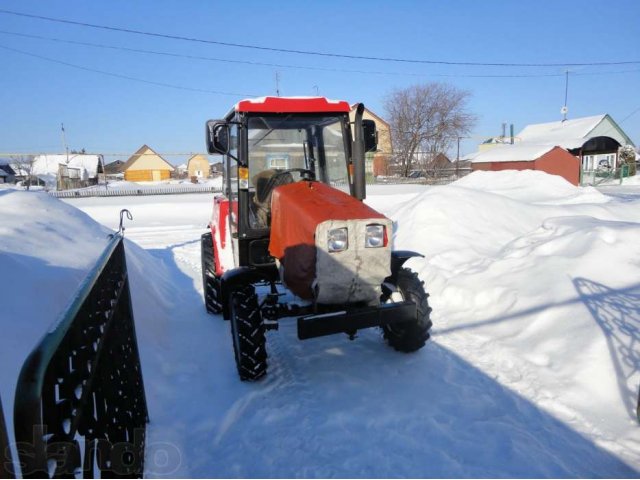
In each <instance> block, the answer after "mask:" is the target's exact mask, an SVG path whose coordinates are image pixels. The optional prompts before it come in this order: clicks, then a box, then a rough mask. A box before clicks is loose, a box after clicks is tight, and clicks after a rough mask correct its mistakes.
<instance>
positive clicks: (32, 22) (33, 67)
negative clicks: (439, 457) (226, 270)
mask: <svg viewBox="0 0 640 480" xmlns="http://www.w3.org/2000/svg"><path fill="white" fill-rule="evenodd" d="M0 9H4V10H11V11H16V12H22V13H28V14H34V15H41V16H47V17H55V18H61V19H66V20H73V21H79V22H85V23H93V24H100V25H107V26H113V27H119V28H128V29H135V30H143V31H148V32H157V33H163V34H169V35H177V36H186V37H195V38H204V39H211V40H216V41H223V42H230V43H242V44H252V45H261V46H266V47H275V48H283V49H296V50H307V51H321V52H331V53H341V54H347V55H358V56H376V57H392V58H410V59H424V60H444V61H454V62H481V63H492V62H495V63H594V62H618V61H640V22H638V21H637V19H638V18H640V1H635V0H627V1H620V0H606V1H600V0H582V1H577V0H575V1H552V0H531V1H529V0H521V1H511V2H507V1H472V0H468V1H387V2H383V1H375V0H372V1H367V2H355V1H354V2H340V1H331V0H323V1H322V2H300V1H296V2H293V1H281V2H275V1H274V2H265V1H252V0H244V1H242V2H230V1H225V2H214V1H188V2H187V1H178V0H174V1H169V0H154V1H151V0H145V1H136V2H134V1H130V0H110V1H91V2H87V1H76V0H69V1H60V0H49V1H46V2H45V1H38V2H36V1H24V0H5V1H3V2H2V3H1V4H0ZM0 31H2V32H12V33H14V34H15V33H19V34H23V35H36V36H42V37H49V38H57V39H61V40H67V41H73V42H85V43H96V44H101V45H108V46H116V47H126V48H132V49H143V50H153V51H157V52H168V53H175V54H181V55H191V56H202V57H212V58H217V59H227V60H242V61H246V62H259V63H272V64H280V65H289V66H298V67H314V68H320V69H322V70H313V69H308V68H291V67H273V66H262V65H248V64H237V63H226V62H222V61H211V60H198V59H187V58H178V57H170V56H161V55H152V54H142V53H136V52H126V51H121V50H114V49H106V48H96V47H89V46H83V45H76V44H69V43H62V42H55V41H51V40H44V39H37V38H29V37H24V36H18V35H13V34H7V33H0V47H7V48H10V49H13V50H7V49H6V48H0V60H1V64H2V66H3V74H2V75H0V104H1V105H2V115H1V116H0V153H11V152H60V151H62V150H63V147H62V140H61V132H60V124H61V123H62V122H64V125H65V130H66V139H67V143H68V145H69V148H71V149H81V148H85V149H86V150H87V151H91V152H96V153H101V152H102V153H122V155H120V156H110V157H108V158H107V161H110V160H115V159H116V158H123V159H126V158H127V157H128V155H129V154H130V153H132V152H133V151H135V150H136V149H138V148H139V147H140V146H141V145H142V144H144V143H146V144H148V145H149V146H151V147H152V148H154V149H155V150H156V151H158V152H161V153H166V154H170V153H180V152H196V151H202V150H203V149H204V133H203V132H204V122H205V121H206V120H207V119H209V118H216V117H221V116H223V115H224V114H225V113H226V112H227V111H228V110H229V108H230V107H231V106H232V105H233V104H234V103H235V102H236V101H237V100H239V99H240V98H242V97H243V96H261V95H273V94H275V91H276V82H275V76H276V71H277V72H278V75H279V78H280V92H281V94H282V95H314V94H315V93H316V91H317V92H319V93H320V95H324V96H328V97H331V98H338V99H344V100H348V101H349V102H356V101H362V102H364V103H365V105H367V106H368V107H369V108H371V109H372V110H373V111H375V112H376V113H378V114H380V115H381V116H384V109H383V104H384V98H385V96H386V95H387V94H388V93H389V92H390V91H391V90H393V89H397V88H403V87H406V86H409V85H412V84H416V83H421V82H430V81H441V82H446V83H450V84H452V85H455V86H457V87H459V88H462V89H465V90H468V91H470V92H471V94H472V97H471V100H470V102H469V110H470V111H471V112H472V113H474V114H475V115H477V117H478V122H477V124H476V126H475V128H474V130H473V132H472V135H473V137H474V138H472V139H468V140H466V141H464V142H463V144H462V153H468V152H470V151H474V150H475V149H476V148H475V146H476V144H477V143H478V142H479V141H480V140H481V139H482V138H483V137H485V138H486V137H488V136H492V135H498V134H500V131H501V124H502V122H507V123H514V124H515V129H516V132H517V131H519V130H520V129H522V128H523V127H524V126H525V125H526V124H528V123H537V122H546V121H555V120H560V119H561V114H560V108H561V107H562V105H563V102H564V93H565V78H564V71H565V70H566V69H567V68H566V67H563V66H554V67H535V68H533V67H512V68H505V67H487V66H483V67H471V66H455V65H449V66H447V65H426V64H408V63H398V62H380V61H370V60H356V59H341V58H330V57H318V56H309V55H299V54H290V53H281V52H269V51H262V50H255V49H244V48H238V47H228V46H220V45H211V44H202V43H193V42H185V41H178V40H171V39H163V38H154V37H149V36H141V35H135V34H130V33H122V32H114V31H108V30H103V29H95V28H88V27H82V26H76V25H69V24H63V23H55V22H50V21H44V20H37V19H32V18H24V17H18V16H14V15H8V14H4V13H0ZM14 50H20V51H22V52H26V53H30V54H35V55H39V56H41V57H46V58H49V59H53V60H56V61H58V62H65V63H68V64H74V65H76V66H79V67H83V68H85V69H89V70H102V71H104V72H109V73H112V74H116V75H121V76H127V77H134V78H137V79H141V80H145V81H151V82H160V83H165V84H171V85H176V86H179V87H183V88H186V89H187V90H185V89H177V88H169V87H164V86H159V85H152V84H148V83H141V82H136V81H133V80H130V79H124V78H120V77H114V76H109V75H104V74H100V73H96V72H93V71H87V70H82V69H78V68H74V67H70V66H68V65H62V64H60V63H53V62H51V61H48V60H45V59H44V58H36V57H33V56H29V55H25V54H24V53H18V52H15V51H14ZM568 68H569V70H570V78H569V101H568V105H569V115H568V116H569V118H576V117H580V116H588V115H596V114H600V113H609V114H610V115H612V117H613V118H614V120H617V121H618V122H620V123H621V126H622V128H623V129H624V130H625V131H626V132H627V134H628V135H629V136H630V137H631V138H632V140H633V141H634V142H635V143H636V145H639V144H640V110H639V109H640V95H638V94H639V93H640V63H635V64H629V65H617V66H600V67H596V66H579V67H568ZM349 70H350V71H349ZM353 70H358V71H363V72H369V73H356V72H353ZM372 72H380V73H372ZM621 72H622V73H621ZM523 74H526V75H552V76H535V77H517V78H495V77H494V78H488V77H484V78H483V77H471V76H470V75H523ZM188 89H195V90H207V92H202V91H192V90H188ZM212 91H217V92H227V93H231V94H239V95H221V94H216V93H211V92H212ZM634 111H635V114H633V115H631V116H629V115H630V114H631V113H632V112H634ZM625 117H628V118H626V119H625ZM454 153H455V152H454ZM167 159H168V160H169V161H171V162H173V163H179V161H181V157H174V156H170V155H169V156H167Z"/></svg>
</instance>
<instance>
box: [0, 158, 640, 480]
mask: <svg viewBox="0 0 640 480" xmlns="http://www.w3.org/2000/svg"><path fill="white" fill-rule="evenodd" d="M603 191H604V192H606V195H605V194H603V193H601V192H600V191H599V190H596V189H593V188H579V187H574V186H572V185H570V184H569V183H567V182H565V181H564V180H563V179H561V178H560V177H556V176H551V175H546V174H544V173H542V172H536V171H521V172H515V171H505V172H475V173H472V174H471V175H469V176H467V177H465V178H464V179H462V180H460V181H458V182H456V183H454V184H452V185H448V186H437V187H427V186H422V185H389V186H386V185H378V186H375V187H371V188H369V190H368V194H369V196H368V199H367V203H369V204H370V205H371V206H373V207H374V208H377V209H379V210H380V211H382V212H383V213H385V214H386V215H388V216H389V217H390V218H391V219H392V220H394V222H395V225H396V228H397V231H396V234H395V236H394V247H395V248H396V249H408V250H415V251H419V252H422V253H423V254H425V255H426V257H425V258H424V259H422V258H416V259H412V260H410V261H409V262H408V265H409V266H410V267H411V268H413V269H415V270H416V271H418V272H419V274H420V277H421V278H422V279H423V280H424V281H425V282H426V286H427V289H428V290H429V291H430V293H431V297H430V302H431V306H432V307H433V317H432V319H433V321H434V329H433V338H432V339H431V340H430V341H429V342H428V344H427V346H426V347H425V348H424V349H422V350H421V351H419V352H417V353H414V354H408V355H406V354H400V353H397V352H395V351H393V350H392V349H390V348H389V347H387V346H386V345H385V344H384V343H383V341H382V339H381V338H380V334H379V333H378V332H377V331H375V330H367V331H363V332H361V333H359V335H358V338H357V339H356V341H353V342H350V341H348V339H347V338H346V337H344V336H340V335H338V336H331V337H324V338H318V339H312V340H307V341H304V342H300V341H298V340H297V338H296V328H295V321H286V320H284V321H282V322H281V326H280V330H279V331H277V332H269V334H268V343H267V348H268V351H269V356H270V357H269V360H270V368H269V375H268V376H267V378H266V379H265V380H263V381H261V382H258V383H255V384H246V383H241V382H240V381H239V380H238V379H237V374H236V372H235V366H234V363H233V354H232V346H231V338H230V334H229V325H228V323H227V322H224V321H222V320H221V319H220V318H219V317H218V316H210V315H207V314H206V312H205V310H204V307H203V302H202V287H201V277H200V258H199V257H200V245H199V240H200V235H201V234H202V233H204V232H205V231H206V228H205V227H206V223H207V222H208V219H209V217H210V214H211V203H212V197H213V194H212V195H204V194H197V195H196V194H190V195H173V196H170V197H167V196H157V197H152V196H149V197H116V198H83V199H74V200H68V201H67V204H65V203H63V202H61V201H59V200H56V199H53V198H48V197H46V196H45V195H42V194H38V193H30V192H16V191H6V192H4V191H1V190H0V213H1V215H0V218H3V223H2V227H0V229H3V230H2V244H0V281H1V282H2V285H11V292H12V293H13V295H7V294H6V291H5V292H3V294H4V295H3V297H5V299H7V298H8V299H9V308H8V310H7V309H4V308H3V309H0V325H2V327H3V331H4V333H5V335H4V336H3V338H2V340H0V360H1V361H2V363H1V364H2V365H3V367H2V369H1V371H0V375H2V376H1V377H0V380H1V384H0V385H1V386H2V387H1V388H3V389H4V390H2V391H1V393H2V399H3V402H4V405H5V411H10V408H9V405H8V403H10V402H12V400H13V398H12V395H13V393H12V388H13V385H14V384H15V379H14V378H13V376H15V375H17V370H18V369H19V365H20V363H21V362H22V361H23V359H24V357H25V356H26V354H27V353H28V351H29V350H30V349H31V348H32V346H33V344H34V342H35V341H36V340H37V337H38V336H39V334H38V332H43V331H44V329H45V328H46V327H45V326H46V325H47V324H48V323H50V322H51V321H53V319H54V317H55V315H54V311H55V310H56V309H60V308H61V307H62V306H64V303H65V302H64V301H63V299H64V298H65V293H66V292H68V291H69V290H72V287H73V285H76V284H77V283H79V281H80V279H81V278H82V274H83V273H84V272H86V270H87V269H88V268H89V267H90V263H91V258H95V257H97V256H98V254H99V251H100V250H101V248H102V247H103V246H104V243H103V242H105V240H104V238H105V237H104V236H105V234H106V232H107V230H106V229H105V228H104V227H101V226H99V225H98V224H96V223H94V222H93V221H92V220H91V219H89V217H87V215H85V213H86V214H88V215H89V216H90V217H92V218H93V219H95V220H97V221H98V222H100V223H102V224H103V225H105V226H106V227H109V228H115V227H116V226H117V223H118V212H119V210H120V209H121V208H128V209H129V210H130V211H131V212H132V214H133V217H134V220H133V222H127V224H126V227H127V229H126V237H127V239H128V241H127V245H126V248H127V261H128V266H129V272H130V276H131V288H132V296H133V307H134V314H135V318H136V324H137V327H136V328H137V332H138V337H139V338H138V340H139V345H140V351H141V356H142V367H143V373H144V377H145V386H146V389H147V401H148V404H149V410H150V419H151V423H150V424H149V427H148V432H149V437H148V442H147V458H146V465H145V466H146V469H147V471H146V475H147V476H148V477H174V476H178V477H203V476H207V477H407V476H408V477H601V476H604V477H636V478H637V477H638V475H639V470H640V431H639V430H638V424H637V421H636V420H635V412H634V409H635V401H636V399H637V395H638V386H639V383H640V353H639V352H640V348H639V346H638V342H639V340H640V308H639V307H638V305H640V285H639V284H638V280H637V279H638V276H639V275H638V273H639V269H640V263H639V262H638V258H640V243H639V242H638V238H640V210H639V207H640V188H638V186H637V185H631V184H629V185H623V186H621V187H614V186H609V187H606V189H603ZM75 207H77V208H78V209H80V210H81V211H82V212H85V213H82V212H80V210H76V209H75ZM25 219H29V221H28V222H27V221H25ZM101 242H102V243H101ZM17 264H19V265H17ZM18 287H20V288H18ZM34 291H37V292H38V295H37V297H35V298H34V296H33V292H34ZM46 302H49V303H46ZM44 312H47V314H46V315H45V314H44ZM16 319H22V321H16ZM40 334H41V333H40ZM7 348H9V350H8V351H7ZM5 365H8V367H5ZM8 420H9V421H11V419H10V416H9V417H8Z"/></svg>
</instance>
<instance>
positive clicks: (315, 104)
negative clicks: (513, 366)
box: [201, 97, 431, 380]
mask: <svg viewBox="0 0 640 480" xmlns="http://www.w3.org/2000/svg"><path fill="white" fill-rule="evenodd" d="M350 113H352V115H351V116H350ZM363 113H364V105H363V104H357V105H354V106H353V112H352V107H351V106H350V105H349V103H347V102H345V101H336V100H329V99H326V98H324V97H263V98H257V99H249V100H242V101H240V102H238V103H237V104H236V105H235V106H234V107H233V108H232V109H231V110H230V111H229V113H228V114H227V115H226V117H224V119H222V120H209V121H208V122H206V144H207V151H208V153H209V154H217V155H222V156H223V159H224V162H223V165H224V173H225V174H224V177H223V180H224V187H223V192H224V193H223V194H222V195H217V196H215V197H214V199H213V214H212V217H211V220H210V223H209V226H208V231H207V233H205V234H203V235H202V237H201V249H202V281H203V289H204V302H205V306H206V309H207V311H208V312H209V313H212V314H218V315H219V314H221V316H222V318H224V320H229V321H230V324H231V336H232V340H233V351H234V356H235V361H236V365H237V369H238V374H239V376H240V378H241V379H242V380H258V379H260V378H262V377H263V376H264V375H265V374H266V373H267V350H266V335H265V333H266V331H267V330H277V328H278V322H279V321H280V320H281V319H284V318H290V317H295V318H297V333H298V338H299V339H301V340H305V339H310V338H314V337H320V336H324V335H331V334H336V333H344V334H346V335H347V336H348V337H349V338H350V339H354V338H355V336H356V333H357V332H358V330H361V329H365V328H370V327H379V328H381V329H382V332H383V337H384V338H385V339H386V341H387V342H388V344H389V345H390V346H391V347H393V348H394V349H396V350H398V351H401V352H414V351H416V350H418V349H420V348H422V347H423V346H424V345H425V342H426V341H427V339H428V338H429V330H430V328H431V320H430V313H431V308H430V307H429V304H428V294H427V293H426V291H425V288H424V285H423V282H421V281H420V280H419V278H418V276H417V274H416V273H414V272H412V271H411V270H410V269H408V268H406V267H405V266H404V264H405V262H406V261H407V260H408V259H410V258H412V257H418V256H419V257H422V255H421V254H419V253H416V252H410V251H394V250H392V245H391V244H392V238H393V222H392V221H391V220H389V219H388V218H386V217H385V216H384V215H382V214H380V213H378V212H377V211H375V210H374V209H372V208H371V207H369V206H367V205H366V204H365V203H364V202H363V200H364V199H365V196H366V190H365V189H366V183H365V178H366V177H365V175H366V174H365V168H366V167H365V153H366V152H369V151H375V150H376V148H377V132H376V125H375V122H373V121H371V120H365V119H363Z"/></svg>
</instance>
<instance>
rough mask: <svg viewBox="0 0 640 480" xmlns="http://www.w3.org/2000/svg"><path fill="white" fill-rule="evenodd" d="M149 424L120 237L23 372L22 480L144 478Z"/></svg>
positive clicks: (17, 424) (19, 413)
mask: <svg viewBox="0 0 640 480" xmlns="http://www.w3.org/2000/svg"><path fill="white" fill-rule="evenodd" d="M147 421H148V416H147V403H146V399H145V393H144V385H143V380H142V372H141V368H140V358H139V353H138V345H137V341H136V333H135V326H134V322H133V313H132V309H131V297H130V292H129V280H128V276H127V267H126V260H125V251H124V243H123V238H122V237H121V236H120V235H118V234H116V235H115V236H114V237H113V239H112V240H111V242H110V243H109V245H108V246H107V248H106V249H105V251H104V253H103V254H102V256H101V257H100V259H99V260H98V262H97V263H96V265H95V267H94V268H93V270H92V271H91V272H90V274H89V275H88V277H87V278H86V280H85V281H84V282H83V284H82V286H81V287H80V290H79V291H78V293H77V294H76V297H75V298H74V300H73V302H72V303H71V305H70V306H69V308H68V309H67V311H66V312H65V313H64V315H63V316H62V317H61V318H60V319H59V321H58V322H57V323H56V324H55V326H54V327H52V329H51V330H50V331H49V332H48V333H47V334H46V335H45V336H44V338H43V339H42V341H41V342H40V343H39V344H38V345H37V346H36V348H35V349H34V350H33V351H32V352H31V354H30V355H29V357H28V358H27V360H26V361H25V363H24V365H23V367H22V370H21V372H20V376H19V379H18V384H17V386H16V396H15V407H14V429H15V436H16V442H17V443H16V445H17V450H18V457H19V461H20V464H21V465H20V468H21V470H22V475H23V477H24V478H42V477H45V478H47V477H73V476H75V475H77V474H82V475H83V476H84V477H85V478H94V477H96V474H95V473H96V470H99V473H100V476H101V477H141V476H142V474H143V469H144V446H145V434H146V423H147ZM81 443H82V444H81Z"/></svg>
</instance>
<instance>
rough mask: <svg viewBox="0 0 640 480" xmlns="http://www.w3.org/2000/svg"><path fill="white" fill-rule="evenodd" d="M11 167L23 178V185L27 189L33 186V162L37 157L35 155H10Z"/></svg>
mask: <svg viewBox="0 0 640 480" xmlns="http://www.w3.org/2000/svg"><path fill="white" fill-rule="evenodd" d="M9 158H10V159H11V160H10V163H11V166H12V167H11V168H13V169H14V170H15V172H16V176H20V177H22V178H23V182H24V183H23V185H24V186H25V187H26V189H27V190H29V188H30V187H31V176H32V174H33V164H34V163H35V161H36V157H34V156H33V155H12V156H10V157H9Z"/></svg>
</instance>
